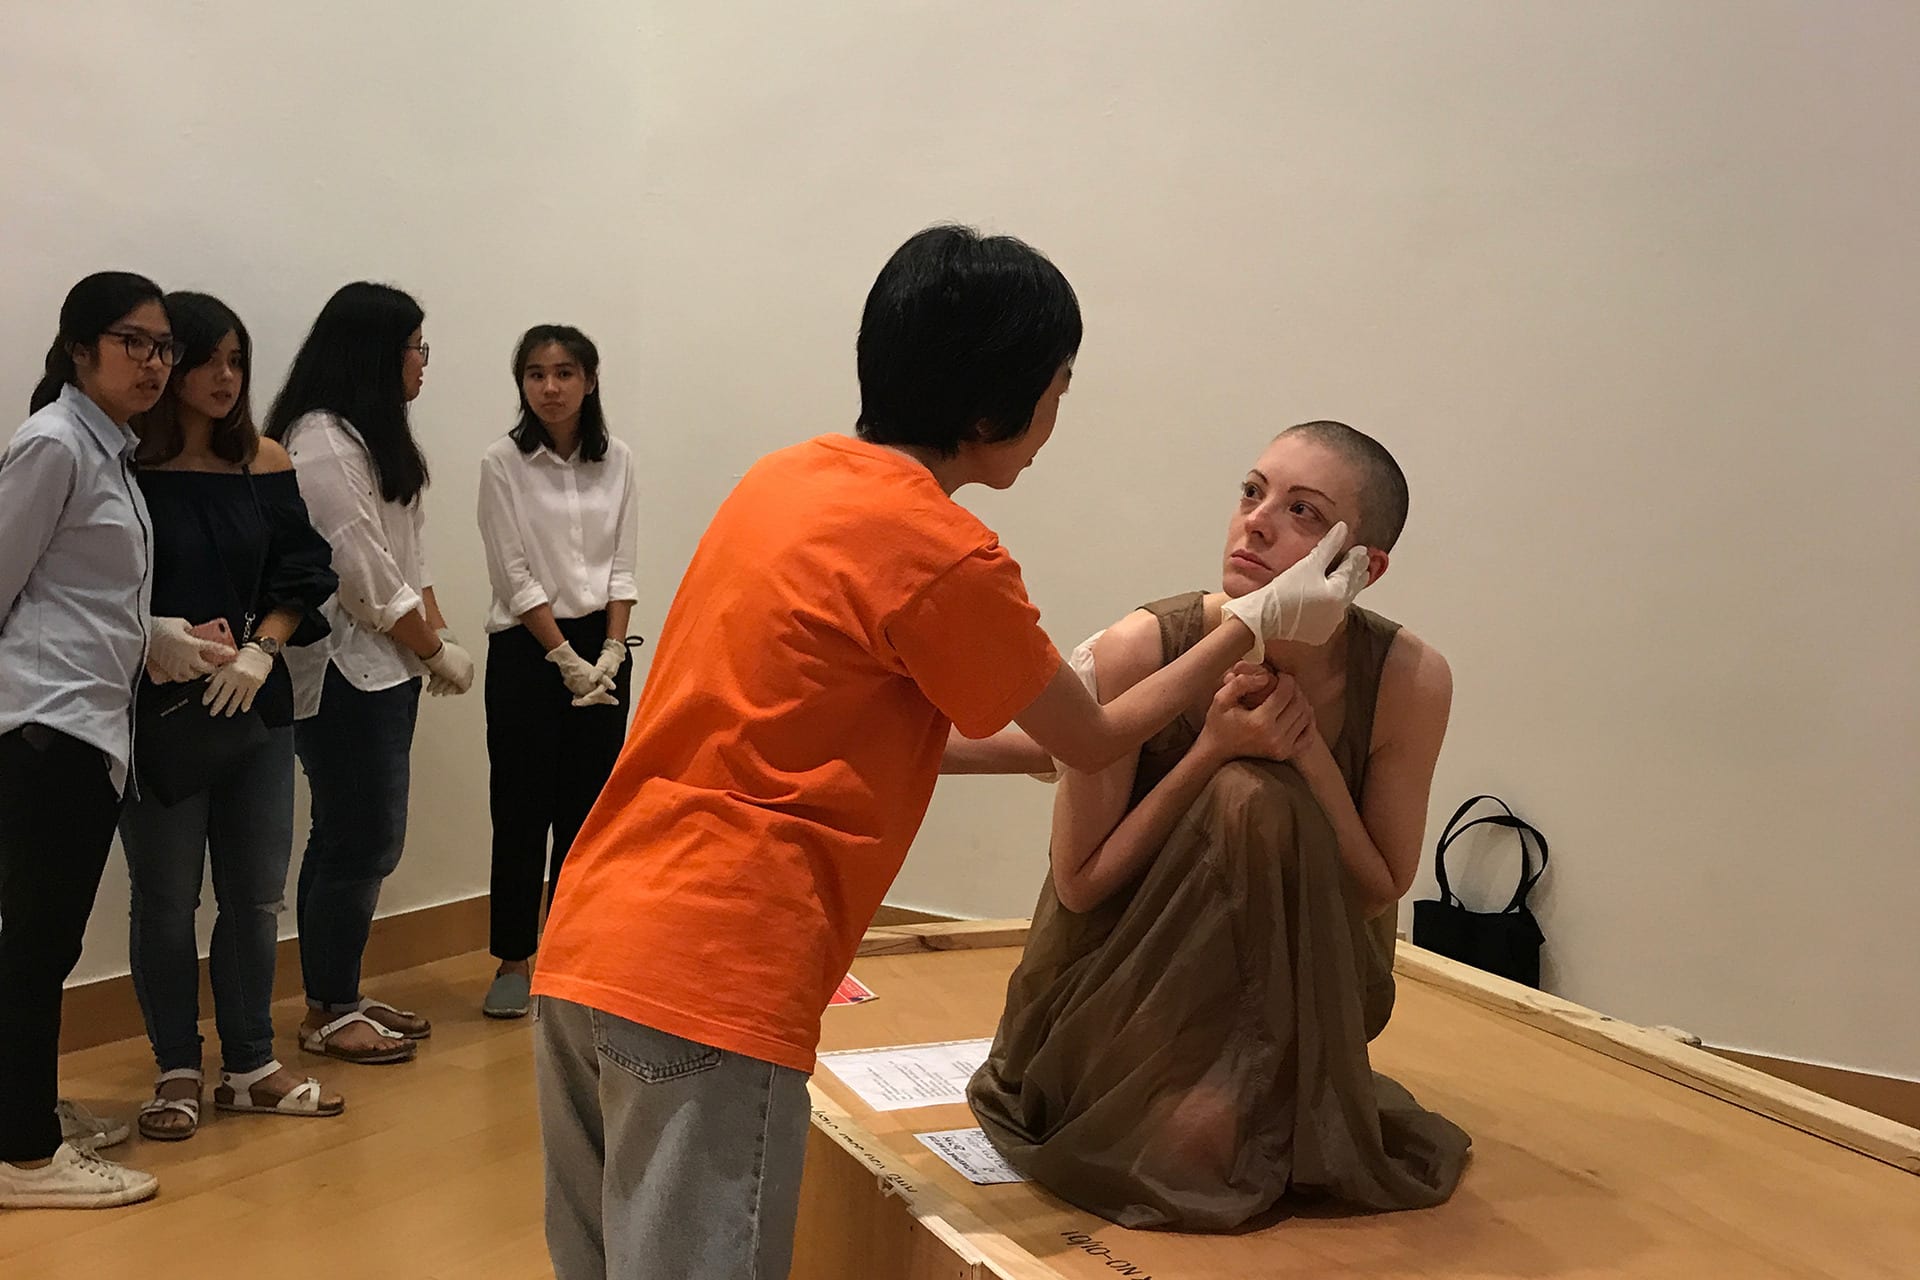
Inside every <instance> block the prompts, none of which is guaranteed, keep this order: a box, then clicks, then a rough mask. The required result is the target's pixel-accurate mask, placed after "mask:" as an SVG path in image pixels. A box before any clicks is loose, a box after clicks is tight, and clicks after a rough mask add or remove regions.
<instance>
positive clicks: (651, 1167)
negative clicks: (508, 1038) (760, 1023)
mask: <svg viewBox="0 0 1920 1280" xmlns="http://www.w3.org/2000/svg"><path fill="white" fill-rule="evenodd" d="M534 1017H535V1019H536V1022H537V1030H536V1034H535V1050H534V1062H535V1070H536V1073H537V1075H538V1078H539V1086H540V1138H541V1144H542V1146H543V1147H544V1148H545V1152H546V1165H547V1249H548V1251H549V1252H550V1253H551V1254H552V1257H553V1272H554V1276H555V1277H556V1280H655V1278H656V1277H657V1278H659V1280H785V1277H786V1275H787V1270H788V1267H789V1265H790V1264H791V1262H792V1260H793V1229H794V1220H795V1219H796V1218H797V1217H798V1216H799V1211H800V1172H801V1167H802V1165H803V1164H804V1163H805V1159H806V1150H807V1123H808V1114H809V1110H810V1107H809V1104H808V1100H807V1077H806V1076H805V1075H804V1074H802V1073H801V1072H798V1071H795V1070H793V1069H792V1068H791V1067H779V1066H775V1065H773V1064H772V1063H770V1062H762V1061H760V1060H759V1059H757V1058H749V1057H746V1056H744V1055H742V1054H737V1053H729V1052H727V1051H725V1050H722V1049H715V1048H712V1047H711V1046H709V1045H704V1044H698V1043H696V1042H694V1041H692V1040H682V1039H681V1038H680V1037H678V1036H672V1035H668V1034H667V1033H666V1032H664V1031H656V1030H654V1029H653V1028H652V1027H645V1026H641V1025H640V1024H639V1023H636V1022H628V1021H627V1020H626V1019H624V1018H617V1017H615V1016H614V1015H612V1014H610V1013H603V1012H601V1011H600V1010H598V1009H589V1008H587V1007H585V1006H583V1005H577V1004H574V1003H572V1002H570V1001H567V1000H556V999H552V998H550V997H541V998H540V1000H539V1001H538V1002H537V1005H536V1008H535V1010H534Z"/></svg>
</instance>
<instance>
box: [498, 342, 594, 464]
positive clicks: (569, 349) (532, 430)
mask: <svg viewBox="0 0 1920 1280" xmlns="http://www.w3.org/2000/svg"><path fill="white" fill-rule="evenodd" d="M549 342H555V343H558V344H560V346H561V347H562V348H564V349H565V350H566V353H567V354H568V355H570V356H572V357H573V358H574V360H575V361H576V362H577V363H578V364H579V365H580V373H581V375H582V376H583V377H585V378H586V379H587V381H589V382H591V383H593V390H591V391H589V392H587V394H586V398H585V399H583V400H582V401H581V402H580V457H581V458H582V459H584V460H585V461H587V462H599V461H600V460H602V459H603V458H605V457H606V456H607V415H606V414H605V413H604V412H602V411H601V408H600V348H598V347H596V346H594V345H593V339H592V338H589V337H588V336H587V335H586V334H584V333H582V332H580V331H579V330H578V329H576V328H574V327H573V326H572V325H570V324H537V325H535V326H533V328H531V329H529V330H527V331H526V333H524V334H522V335H521V337H520V345H519V346H518V347H516V348H514V352H513V385H514V386H515V387H517V388H519V391H520V421H518V422H516V423H515V424H514V426H513V431H512V432H511V435H512V436H513V443H514V444H515V445H516V446H518V447H519V450H520V452H522V453H532V452H533V451H534V450H535V449H538V448H539V447H540V446H541V445H545V446H546V447H547V448H549V449H551V448H553V434H552V433H551V432H549V431H548V430H547V424H546V423H544V422H542V421H540V415H539V414H537V413H535V412H534V411H533V406H532V405H530V404H528V403H527V382H526V377H527V361H529V360H531V359H532V358H533V353H534V352H536V351H538V350H539V349H540V348H541V347H544V346H546V345H547V344H548V343H549Z"/></svg>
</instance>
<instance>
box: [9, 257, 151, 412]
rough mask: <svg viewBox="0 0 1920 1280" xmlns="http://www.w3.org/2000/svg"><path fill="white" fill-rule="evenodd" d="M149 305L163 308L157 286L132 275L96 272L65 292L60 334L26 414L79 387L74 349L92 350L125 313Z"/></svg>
mask: <svg viewBox="0 0 1920 1280" xmlns="http://www.w3.org/2000/svg"><path fill="white" fill-rule="evenodd" d="M148 302H158V303H160V304H162V305H163V306H164V305H165V303H166V295H165V294H164V293H162V292H161V291H160V286H159V285H157V284H155V283H154V282H153V281H151V280H149V279H147V278H146V277H145V276H137V275H135V274H134V273H133V272H131V271H96V272H94V273H93V274H92V275H90V276H88V277H87V278H86V279H84V280H82V281H81V282H80V283H79V284H76V285H75V286H73V288H71V289H69V290H67V300H66V301H65V302H62V303H61V304H60V332H59V333H57V334H55V335H54V338H53V345H52V346H51V347H49V348H47V373H46V376H45V377H43V378H41V379H40V382H39V385H37V386H35V387H34V389H33V394H32V395H31V396H29V397H28V398H27V412H28V413H38V412H40V411H41V410H42V409H44V408H46V407H47V406H48V405H50V404H52V403H53V402H54V401H55V400H58V399H59V398H60V388H62V387H64V386H68V385H73V386H78V385H79V378H80V371H79V368H78V366H77V365H75V364H74V361H73V350H74V348H75V347H91V346H94V345H95V344H97V343H98V342H99V341H100V335H101V334H103V333H105V332H106V331H107V330H108V329H109V328H111V327H112V326H113V325H114V324H115V323H116V322H118V321H120V320H124V319H126V317H127V313H128V312H130V311H132V310H133V309H134V308H136V307H139V306H141V305H143V304H145V303H148Z"/></svg>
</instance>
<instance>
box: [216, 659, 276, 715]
mask: <svg viewBox="0 0 1920 1280" xmlns="http://www.w3.org/2000/svg"><path fill="white" fill-rule="evenodd" d="M272 674H273V659H272V658H270V657H268V656H267V651H266V650H265V649H262V648H261V647H260V646H259V645H257V644H243V645H241V646H240V652H239V653H238V654H237V655H235V657H234V659H233V661H232V662H229V663H228V664H227V665H226V666H224V667H221V668H220V669H219V670H218V671H216V672H214V673H213V679H211V680H209V681H208V682H207V692H206V694H205V696H203V697H202V698H201V699H200V705H201V706H203V707H205V708H206V709H207V712H208V714H210V715H216V716H234V715H238V714H240V713H241V712H242V711H251V710H253V699H254V697H255V695H257V694H258V693H259V692H260V686H261V685H263V684H265V683H266V682H267V677H268V676H270V675H272Z"/></svg>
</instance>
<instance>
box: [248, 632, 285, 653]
mask: <svg viewBox="0 0 1920 1280" xmlns="http://www.w3.org/2000/svg"><path fill="white" fill-rule="evenodd" d="M253 643H254V644H256V645H258V646H259V648H260V652H262V653H264V654H266V655H267V656H268V657H269V658H277V657H279V656H280V642H279V641H278V640H276V639H274V638H273V637H272V636H255V637H254V638H253Z"/></svg>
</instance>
